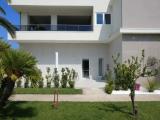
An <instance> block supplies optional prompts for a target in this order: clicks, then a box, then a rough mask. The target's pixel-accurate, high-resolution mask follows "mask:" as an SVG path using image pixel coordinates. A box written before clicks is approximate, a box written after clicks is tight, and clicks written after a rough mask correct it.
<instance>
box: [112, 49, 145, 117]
mask: <svg viewBox="0 0 160 120" xmlns="http://www.w3.org/2000/svg"><path fill="white" fill-rule="evenodd" d="M118 58H119V55H118V56H117V57H116V58H114V57H113V61H114V64H115V66H114V72H115V77H116V79H119V78H117V77H118V76H120V78H121V80H122V81H124V83H123V84H124V85H125V87H126V88H127V89H129V90H130V98H131V102H132V109H133V115H134V116H135V115H137V113H138V111H137V109H136V107H135V84H136V80H137V79H138V78H139V77H140V76H141V75H142V73H143V71H144V70H142V69H143V65H142V62H143V61H144V50H143V51H142V57H141V58H140V59H139V58H138V57H134V56H132V57H131V58H130V59H128V60H127V61H125V62H124V63H120V62H118ZM120 83H122V82H120Z"/></svg>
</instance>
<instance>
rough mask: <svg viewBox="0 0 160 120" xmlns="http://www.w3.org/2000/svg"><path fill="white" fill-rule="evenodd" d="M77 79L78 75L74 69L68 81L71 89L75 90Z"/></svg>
mask: <svg viewBox="0 0 160 120" xmlns="http://www.w3.org/2000/svg"><path fill="white" fill-rule="evenodd" d="M76 79H77V73H76V71H75V70H74V69H72V70H71V72H70V77H69V81H68V83H69V86H70V88H74V85H75V80H76Z"/></svg>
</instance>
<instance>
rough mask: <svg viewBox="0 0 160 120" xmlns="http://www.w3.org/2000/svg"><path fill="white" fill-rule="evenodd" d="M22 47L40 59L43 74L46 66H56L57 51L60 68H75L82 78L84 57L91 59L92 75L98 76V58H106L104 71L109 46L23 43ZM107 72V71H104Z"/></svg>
mask: <svg viewBox="0 0 160 120" xmlns="http://www.w3.org/2000/svg"><path fill="white" fill-rule="evenodd" d="M21 47H22V48H23V49H25V50H27V51H30V52H31V53H32V54H33V55H34V56H36V57H37V59H38V61H39V62H38V66H39V67H40V68H41V70H42V72H43V75H45V74H46V67H51V68H52V69H53V68H54V67H55V52H56V51H57V52H58V53H59V70H61V68H62V67H69V68H73V69H75V70H76V71H77V72H78V73H79V79H81V78H82V59H89V62H90V77H91V79H94V80H95V79H97V77H98V59H99V58H103V59H104V66H103V71H105V70H106V65H107V62H108V48H107V45H106V44H27V43H26V44H21ZM104 73H105V72H104Z"/></svg>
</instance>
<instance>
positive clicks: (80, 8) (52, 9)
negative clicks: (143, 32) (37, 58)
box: [9, 0, 121, 43]
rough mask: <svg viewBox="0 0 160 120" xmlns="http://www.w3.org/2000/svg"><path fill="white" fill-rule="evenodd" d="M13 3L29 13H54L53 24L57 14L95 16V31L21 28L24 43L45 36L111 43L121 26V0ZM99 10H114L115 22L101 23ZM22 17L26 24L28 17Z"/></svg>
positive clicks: (58, 40)
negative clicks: (97, 21)
mask: <svg viewBox="0 0 160 120" xmlns="http://www.w3.org/2000/svg"><path fill="white" fill-rule="evenodd" d="M10 5H11V6H12V7H13V8H15V9H16V10H17V11H21V12H22V13H24V14H25V13H27V14H28V15H30V14H33V15H36V14H37V15H51V18H52V19H51V23H52V24H56V23H57V17H56V15H91V16H93V29H94V30H93V31H83V32H82V31H64V32H63V31H32V32H30V31H17V32H16V37H17V40H18V41H19V42H22V43H29V42H44V41H43V40H44V39H45V42H53V43H67V42H68V43H107V42H109V41H110V37H111V35H113V33H114V32H117V31H119V29H120V27H121V0H118V1H117V0H95V1H93V0H80V1H75V0H67V1H66V0H46V1H44V0H34V1H33V0H25V1H23V2H22V1H21V0H12V2H11V3H10ZM91 9H92V11H91ZM97 13H111V14H112V15H111V16H112V25H105V24H104V25H97V23H96V19H97V18H96V14H97ZM22 17H23V18H22V25H23V23H26V22H25V21H26V16H22ZM112 30H113V33H112ZM77 36H78V37H77ZM9 39H10V40H12V38H11V37H9Z"/></svg>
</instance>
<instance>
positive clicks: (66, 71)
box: [61, 68, 70, 88]
mask: <svg viewBox="0 0 160 120" xmlns="http://www.w3.org/2000/svg"><path fill="white" fill-rule="evenodd" d="M61 72H62V78H61V86H62V88H66V87H67V82H68V77H69V73H70V71H69V69H65V68H62V70H61Z"/></svg>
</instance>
